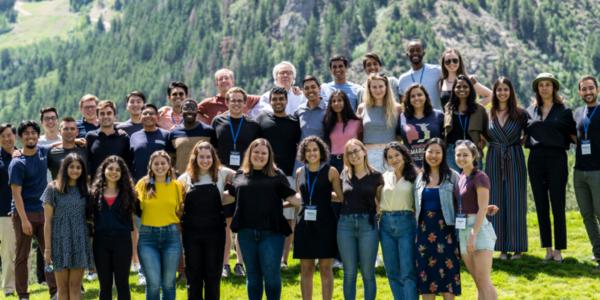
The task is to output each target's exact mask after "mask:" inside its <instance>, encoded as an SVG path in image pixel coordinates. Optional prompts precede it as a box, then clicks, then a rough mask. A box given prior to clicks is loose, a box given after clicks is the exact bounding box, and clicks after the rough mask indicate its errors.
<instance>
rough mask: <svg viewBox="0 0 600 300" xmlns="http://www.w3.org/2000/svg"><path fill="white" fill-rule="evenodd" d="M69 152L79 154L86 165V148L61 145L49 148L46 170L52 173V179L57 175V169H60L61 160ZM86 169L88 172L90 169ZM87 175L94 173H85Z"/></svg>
mask: <svg viewBox="0 0 600 300" xmlns="http://www.w3.org/2000/svg"><path fill="white" fill-rule="evenodd" d="M70 153H77V154H79V156H81V158H83V161H84V162H86V166H87V161H88V159H87V150H86V149H85V148H84V147H79V146H75V147H74V148H71V149H65V148H63V147H54V148H52V149H50V153H48V170H50V174H52V179H54V180H55V179H56V176H57V175H58V170H59V169H60V164H61V162H62V161H63V159H65V157H67V155H69V154H70ZM86 169H87V168H86ZM87 171H88V172H89V171H90V170H89V169H87ZM87 175H92V176H93V175H94V174H87Z"/></svg>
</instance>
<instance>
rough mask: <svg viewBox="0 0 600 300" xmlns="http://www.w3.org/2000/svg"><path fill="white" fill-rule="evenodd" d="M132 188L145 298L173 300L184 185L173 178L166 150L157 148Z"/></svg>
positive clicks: (179, 243)
mask: <svg viewBox="0 0 600 300" xmlns="http://www.w3.org/2000/svg"><path fill="white" fill-rule="evenodd" d="M135 190H136V192H137V196H138V199H139V208H140V210H141V220H142V225H141V226H140V230H139V235H140V237H139V242H138V253H139V256H140V262H141V264H142V269H143V270H144V274H145V275H146V299H157V300H158V299H164V300H171V299H175V289H176V286H175V279H176V277H175V275H176V272H177V266H178V264H179V256H180V254H181V240H180V237H179V230H178V229H177V224H179V216H180V215H181V207H182V202H183V185H182V184H181V183H180V182H179V181H177V180H176V178H175V177H174V172H173V168H172V165H171V158H170V157H169V155H168V154H167V152H165V151H163V150H160V151H157V152H154V153H153V154H152V156H150V162H149V163H148V175H146V176H145V177H144V178H142V179H141V180H140V181H138V183H137V184H136V186H135ZM161 288H162V298H161V297H160V291H161Z"/></svg>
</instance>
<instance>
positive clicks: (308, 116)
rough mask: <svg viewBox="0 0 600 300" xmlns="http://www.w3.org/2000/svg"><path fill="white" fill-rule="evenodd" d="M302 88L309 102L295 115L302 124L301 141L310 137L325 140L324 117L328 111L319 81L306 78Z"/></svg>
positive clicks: (302, 105) (303, 104)
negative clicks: (321, 94) (313, 136)
mask: <svg viewBox="0 0 600 300" xmlns="http://www.w3.org/2000/svg"><path fill="white" fill-rule="evenodd" d="M302 86H303V88H304V95H306V98H307V99H308V100H307V101H306V102H304V103H302V104H300V106H299V107H298V110H296V112H295V113H294V117H296V119H298V121H299V122H300V130H301V132H302V135H301V137H300V140H302V139H304V138H305V137H307V136H310V135H316V136H318V137H320V138H323V117H324V116H325V111H326V110H327V103H325V101H324V100H323V99H321V96H320V93H319V92H320V85H319V80H318V79H317V78H316V77H314V76H306V77H305V78H304V80H303V83H302Z"/></svg>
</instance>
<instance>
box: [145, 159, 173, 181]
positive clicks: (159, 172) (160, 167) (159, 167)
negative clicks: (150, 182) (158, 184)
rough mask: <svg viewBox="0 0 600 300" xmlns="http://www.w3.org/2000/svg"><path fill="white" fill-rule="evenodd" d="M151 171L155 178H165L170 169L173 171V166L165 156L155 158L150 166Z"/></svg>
mask: <svg viewBox="0 0 600 300" xmlns="http://www.w3.org/2000/svg"><path fill="white" fill-rule="evenodd" d="M150 169H151V170H152V173H154V176H157V177H165V176H167V174H168V173H169V169H171V164H169V160H168V159H167V158H166V157H163V156H155V157H154V159H153V160H152V163H151V164H150Z"/></svg>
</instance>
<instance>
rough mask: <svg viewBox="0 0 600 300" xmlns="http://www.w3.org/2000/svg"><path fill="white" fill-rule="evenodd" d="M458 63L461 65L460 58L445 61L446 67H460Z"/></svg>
mask: <svg viewBox="0 0 600 300" xmlns="http://www.w3.org/2000/svg"><path fill="white" fill-rule="evenodd" d="M458 63H459V60H458V58H449V59H446V60H445V61H444V64H445V65H446V66H447V65H450V64H455V65H458Z"/></svg>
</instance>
